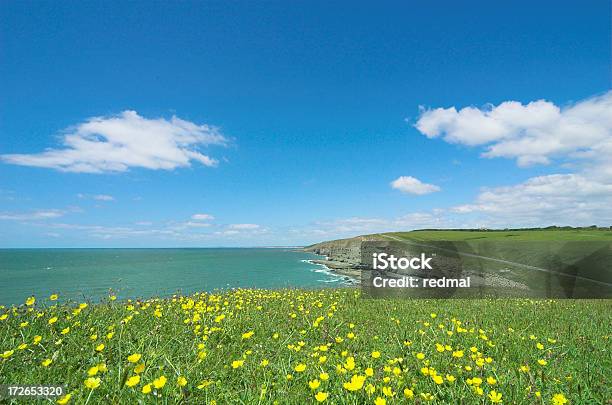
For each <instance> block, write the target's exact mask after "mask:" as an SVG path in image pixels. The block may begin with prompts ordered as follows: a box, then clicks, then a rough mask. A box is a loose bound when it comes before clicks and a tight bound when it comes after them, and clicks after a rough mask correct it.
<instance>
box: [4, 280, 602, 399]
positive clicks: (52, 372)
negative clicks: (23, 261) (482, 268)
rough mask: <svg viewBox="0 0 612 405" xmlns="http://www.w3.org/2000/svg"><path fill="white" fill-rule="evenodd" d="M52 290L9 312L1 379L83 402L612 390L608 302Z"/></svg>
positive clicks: (577, 395)
mask: <svg viewBox="0 0 612 405" xmlns="http://www.w3.org/2000/svg"><path fill="white" fill-rule="evenodd" d="M57 302H58V301H49V300H48V299H41V298H39V299H38V300H37V301H36V303H32V300H31V299H30V300H29V301H28V303H29V304H31V305H26V304H24V305H21V306H19V307H12V308H3V309H0V314H2V315H0V384H28V385H31V384H65V385H66V387H67V390H68V392H69V393H70V395H71V396H70V398H69V399H68V402H70V403H78V404H82V403H126V404H127V403H131V404H135V403H139V402H140V403H157V404H165V403H215V402H216V403H217V404H230V403H232V404H233V403H243V404H254V403H278V404H288V403H289V404H304V403H316V402H317V398H318V399H320V400H324V401H323V402H324V403H334V404H361V403H379V404H383V403H384V401H386V403H388V404H392V403H406V402H410V401H414V403H425V402H429V401H431V402H430V403H464V404H472V403H474V404H485V403H495V401H497V400H500V401H502V403H517V404H549V403H554V404H563V403H573V404H602V403H605V402H606V401H608V400H610V398H612V389H611V388H610V385H609V377H610V374H611V371H612V360H611V354H610V330H611V329H610V325H611V321H612V318H611V314H612V311H611V309H612V306H611V301H610V300H559V301H552V300H486V299H479V300H383V299H381V300H370V299H364V298H361V297H360V292H359V290H355V289H336V290H235V291H228V292H222V293H219V294H206V293H202V294H197V295H194V296H191V297H174V298H171V299H150V300H145V301H127V302H119V301H117V300H113V297H110V298H109V300H108V301H107V302H105V303H100V304H95V305H93V304H91V305H85V303H81V304H79V303H70V302H66V303H60V304H57ZM68 328H69V329H68ZM102 345H103V346H102ZM377 352H378V353H380V357H377V356H376V354H377ZM138 355H139V356H138ZM138 357H139V358H138ZM130 360H132V362H131V361H130ZM370 369H371V370H370ZM322 373H327V374H328V379H325V378H324V377H326V375H325V374H323V375H322ZM162 376H163V377H164V378H161V377H162ZM353 376H357V377H353ZM351 381H352V383H350V382H351ZM128 382H129V383H130V384H132V385H133V386H129V385H127V383H128ZM179 382H180V384H179ZM143 390H144V392H145V393H143ZM146 392H148V393H146ZM499 394H501V397H500V396H499ZM56 399H57V398H56ZM56 399H55V400H56ZM64 399H65V398H60V401H62V402H63V400H64ZM0 401H1V400H0ZM565 401H567V402H565ZM40 402H41V403H42V402H45V403H46V402H47V401H45V400H40ZM22 403H23V400H22ZM28 403H31V401H28Z"/></svg>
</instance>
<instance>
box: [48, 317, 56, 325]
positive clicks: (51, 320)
mask: <svg viewBox="0 0 612 405" xmlns="http://www.w3.org/2000/svg"><path fill="white" fill-rule="evenodd" d="M55 322H57V316H54V317H53V318H51V319H49V320H48V321H47V323H48V324H49V325H53V324H54V323H55Z"/></svg>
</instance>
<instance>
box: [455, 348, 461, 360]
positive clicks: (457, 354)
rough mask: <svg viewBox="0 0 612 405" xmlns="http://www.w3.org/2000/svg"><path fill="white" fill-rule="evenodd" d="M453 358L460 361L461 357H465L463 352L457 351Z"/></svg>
mask: <svg viewBox="0 0 612 405" xmlns="http://www.w3.org/2000/svg"><path fill="white" fill-rule="evenodd" d="M453 357H456V358H458V359H460V358H461V357H463V350H457V351H454V352H453Z"/></svg>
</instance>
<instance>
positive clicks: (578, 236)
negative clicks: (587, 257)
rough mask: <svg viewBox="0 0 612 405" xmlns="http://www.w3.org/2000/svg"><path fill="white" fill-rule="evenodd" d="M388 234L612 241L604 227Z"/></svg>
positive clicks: (464, 238)
mask: <svg viewBox="0 0 612 405" xmlns="http://www.w3.org/2000/svg"><path fill="white" fill-rule="evenodd" d="M386 235H391V236H395V237H398V238H400V239H407V240H420V241H426V240H444V241H470V240H483V239H484V240H487V241H501V240H503V241H542V242H554V241H593V242H595V241H610V242H612V230H603V229H589V228H576V229H567V230H565V229H559V228H557V229H521V230H509V231H501V230H500V231H498V230H495V231H493V230H490V231H460V230H458V231H454V230H423V231H411V232H391V233H388V234H386Z"/></svg>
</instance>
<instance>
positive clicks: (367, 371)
mask: <svg viewBox="0 0 612 405" xmlns="http://www.w3.org/2000/svg"><path fill="white" fill-rule="evenodd" d="M365 375H367V376H368V377H372V376H373V375H374V370H372V367H368V368H366V369H365Z"/></svg>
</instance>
